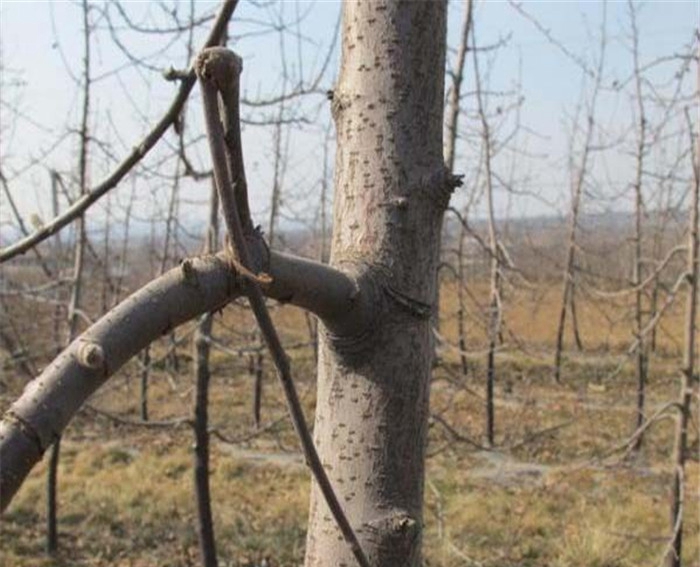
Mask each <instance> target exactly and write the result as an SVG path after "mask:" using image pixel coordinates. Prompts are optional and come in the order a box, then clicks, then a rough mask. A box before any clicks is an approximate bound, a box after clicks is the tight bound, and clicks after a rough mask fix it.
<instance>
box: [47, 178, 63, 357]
mask: <svg viewBox="0 0 700 567" xmlns="http://www.w3.org/2000/svg"><path fill="white" fill-rule="evenodd" d="M50 175H51V208H52V211H51V212H52V213H53V216H54V217H57V216H58V215H59V213H60V207H59V202H58V174H57V173H56V172H54V171H51V172H50ZM51 255H52V257H53V265H54V272H55V273H56V274H57V275H60V273H61V268H62V264H63V245H62V243H61V233H60V232H57V233H56V234H55V235H54V237H53V252H52V254H51ZM60 296H61V290H60V288H57V289H56V292H55V294H54V299H56V300H57V301H60V299H61V297H60ZM61 343H62V341H61V306H60V305H58V304H57V305H56V307H54V311H53V344H54V347H55V349H56V351H55V356H58V354H59V353H60V352H61V348H62V344H61Z"/></svg>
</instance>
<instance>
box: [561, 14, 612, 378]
mask: <svg viewBox="0 0 700 567" xmlns="http://www.w3.org/2000/svg"><path fill="white" fill-rule="evenodd" d="M606 24H607V22H606V9H605V4H604V10H603V21H602V23H601V29H600V45H599V48H598V49H599V51H598V55H597V56H598V62H597V66H596V69H595V71H594V76H593V87H592V89H591V93H590V98H589V100H588V101H586V102H585V103H583V108H582V112H583V114H584V117H583V121H584V127H583V144H582V146H581V150H580V156H578V161H577V159H576V155H575V153H574V152H575V147H576V138H577V136H576V134H577V129H578V124H574V130H573V131H572V134H571V136H572V139H571V152H572V155H571V167H572V171H571V175H572V185H571V203H570V209H569V229H568V231H569V234H568V242H567V245H566V256H565V259H564V275H563V279H562V294H561V303H560V307H559V322H558V325H557V334H556V345H555V352H554V379H555V381H556V382H560V381H561V362H562V353H563V349H564V331H565V328H566V314H567V312H568V311H569V310H570V311H571V314H572V319H574V317H575V315H574V313H575V309H576V307H575V297H574V295H575V289H576V250H577V241H576V239H577V234H578V229H579V215H580V213H581V205H582V200H583V196H584V193H585V188H586V183H587V181H588V175H589V173H590V169H589V168H590V163H589V162H590V160H591V153H592V152H593V136H594V133H595V126H596V123H595V121H596V104H597V102H598V95H599V94H600V89H601V82H602V80H603V70H604V65H605V50H606V44H607V30H606ZM574 336H575V338H576V337H578V328H577V326H576V324H575V322H574ZM576 342H577V344H579V345H580V344H581V342H580V338H576Z"/></svg>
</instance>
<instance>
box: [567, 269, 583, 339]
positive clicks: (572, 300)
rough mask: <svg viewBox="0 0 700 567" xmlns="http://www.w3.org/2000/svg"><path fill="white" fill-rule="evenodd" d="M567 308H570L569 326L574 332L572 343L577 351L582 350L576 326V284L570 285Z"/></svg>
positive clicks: (579, 334)
mask: <svg viewBox="0 0 700 567" xmlns="http://www.w3.org/2000/svg"><path fill="white" fill-rule="evenodd" d="M569 309H571V328H572V331H573V333H574V343H575V344H576V349H577V350H578V351H582V350H583V340H581V333H580V331H579V326H578V311H577V309H576V284H575V283H573V284H572V285H571V294H570V295H569Z"/></svg>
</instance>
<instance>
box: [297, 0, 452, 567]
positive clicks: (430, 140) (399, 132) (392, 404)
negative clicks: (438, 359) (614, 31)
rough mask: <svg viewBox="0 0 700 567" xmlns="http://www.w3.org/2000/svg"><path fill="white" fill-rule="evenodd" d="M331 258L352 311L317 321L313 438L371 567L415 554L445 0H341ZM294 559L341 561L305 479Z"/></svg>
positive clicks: (439, 180) (325, 515)
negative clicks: (304, 522) (352, 317)
mask: <svg viewBox="0 0 700 567" xmlns="http://www.w3.org/2000/svg"><path fill="white" fill-rule="evenodd" d="M343 10H344V13H343V16H344V24H343V30H344V33H343V47H342V62H341V71H340V76H339V80H338V84H337V87H336V89H335V91H334V96H333V114H334V119H335V123H336V128H337V140H338V150H337V155H336V177H335V195H336V197H335V208H334V227H335V230H334V235H333V241H332V248H331V265H333V266H336V267H338V268H339V269H342V270H343V271H345V272H346V273H351V274H355V275H356V277H357V284H358V290H357V294H356V296H355V302H356V305H357V308H358V310H359V312H360V313H361V314H362V317H361V319H360V320H359V321H358V322H359V323H360V324H359V325H358V324H355V325H353V326H352V327H350V326H341V327H340V328H338V329H329V328H328V326H327V325H326V324H325V322H324V325H322V327H321V329H320V348H319V365H318V393H317V396H318V397H317V406H316V425H315V430H314V431H315V438H316V446H317V447H318V451H319V454H320V456H321V460H322V462H323V464H324V466H325V467H326V470H327V471H328V473H329V475H330V477H331V480H332V482H333V485H334V487H336V490H337V492H338V496H339V498H340V499H341V502H342V503H343V505H344V508H345V513H346V514H347V516H348V519H349V520H350V523H351V524H352V525H353V526H354V527H355V530H356V533H357V535H358V537H359V539H360V542H361V544H362V547H363V549H364V550H365V552H366V553H367V555H368V557H369V559H370V563H371V564H372V565H373V566H376V567H396V566H399V565H400V566H402V567H417V566H418V565H420V564H421V539H422V531H423V518H422V502H423V474H424V452H425V437H426V432H427V417H428V391H429V388H428V386H429V379H430V370H431V364H432V358H433V357H432V348H431V337H430V324H429V323H430V314H431V311H432V309H433V306H434V302H435V297H436V285H435V282H436V278H435V275H436V269H437V263H438V247H439V235H440V228H441V222H442V216H443V212H444V210H445V206H446V204H447V201H448V199H449V194H450V192H451V189H452V186H453V183H452V182H453V180H452V178H451V177H450V176H449V175H448V173H447V171H446V168H445V165H444V162H443V155H442V112H443V88H444V85H443V69H444V56H445V46H444V40H445V2H443V1H433V2H400V1H398V0H384V1H373V2H347V3H345V4H344V5H343ZM305 565H306V567H320V566H324V567H325V566H327V565H354V559H353V557H352V554H351V551H350V550H349V549H348V546H347V545H346V544H345V542H344V541H343V540H342V537H340V534H339V531H338V529H337V528H336V526H335V525H334V521H333V518H332V517H331V515H330V514H329V512H328V508H327V506H326V504H325V502H324V500H323V497H322V496H321V494H320V493H319V490H318V488H317V487H316V486H314V487H313V489H312V495H311V504H310V519H309V526H308V539H307V549H306V563H305Z"/></svg>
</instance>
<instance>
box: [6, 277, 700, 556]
mask: <svg viewBox="0 0 700 567" xmlns="http://www.w3.org/2000/svg"><path fill="white" fill-rule="evenodd" d="M453 291H454V290H451V289H449V288H448V289H446V293H443V296H442V297H443V304H444V305H443V306H444V307H445V312H446V313H450V312H452V310H453V309H454V306H455V297H454V294H453ZM556 291H557V290H556V289H555V288H552V289H550V290H548V291H547V292H546V293H545V294H544V295H543V296H541V297H540V299H539V300H537V301H535V299H536V298H534V297H533V296H531V295H530V294H529V293H526V292H515V291H511V292H510V293H511V294H512V295H511V297H510V298H509V302H508V304H509V305H512V307H510V308H509V311H508V313H507V315H506V321H507V322H508V325H509V328H510V329H511V330H512V331H513V332H514V334H515V335H517V336H519V337H521V338H522V337H527V341H526V343H525V347H526V351H525V352H523V351H521V350H517V349H515V348H514V347H513V343H512V342H510V346H509V347H508V348H507V349H503V350H502V351H501V352H500V353H499V355H498V377H497V392H496V393H497V407H496V419H497V443H498V446H497V448H496V450H495V451H486V450H483V449H478V448H475V447H474V446H473V445H472V444H470V443H468V442H466V441H464V440H463V441H456V440H455V438H454V437H453V436H452V435H451V434H450V433H449V432H448V430H446V429H445V428H444V427H442V426H441V425H440V424H439V423H438V422H435V423H434V424H433V426H432V428H431V433H430V452H431V457H430V459H429V461H428V482H427V486H426V493H425V501H426V508H425V524H426V529H425V538H424V547H425V555H426V565H430V566H431V567H438V566H439V567H457V566H471V565H475V566H476V565H479V566H483V567H496V566H498V567H516V566H517V567H535V566H537V567H547V566H552V567H559V566H561V567H645V566H649V567H655V566H656V565H658V564H659V560H660V557H661V554H662V553H663V550H664V546H665V545H666V537H667V535H668V530H669V528H668V506H667V498H668V487H669V479H670V477H669V474H668V471H669V469H668V466H667V463H668V462H669V453H670V445H671V436H672V424H671V421H670V420H665V421H661V422H659V423H658V424H656V425H655V426H654V427H653V428H652V430H651V431H650V434H649V435H648V437H647V439H646V441H645V445H644V448H643V451H642V452H641V454H640V455H638V456H633V457H629V458H626V459H624V458H622V457H623V455H622V454H621V453H615V454H609V453H610V449H611V448H613V447H615V446H616V445H618V444H619V443H620V442H621V441H622V440H624V439H625V438H626V437H627V436H628V435H629V434H630V433H631V429H632V426H633V423H634V415H635V414H634V380H633V377H632V375H631V369H630V368H627V367H625V368H623V371H622V372H621V373H619V374H617V375H616V376H615V378H611V375H612V372H613V370H615V369H616V368H617V365H618V362H619V360H620V358H619V354H617V351H618V349H620V348H622V347H623V346H624V345H626V344H627V342H628V340H629V336H630V335H629V329H628V328H627V327H626V326H625V325H627V323H624V317H623V311H624V309H623V308H622V307H619V308H618V309H619V310H620V311H619V312H617V315H615V312H613V315H614V316H610V314H608V315H607V316H605V317H603V316H602V315H600V314H599V313H598V311H597V307H595V306H593V305H591V306H587V305H586V304H585V302H584V301H582V304H581V305H580V307H579V311H580V312H579V317H580V319H581V330H582V332H583V335H584V342H585V346H586V347H587V350H586V351H585V352H584V353H580V354H576V353H568V354H569V356H568V357H567V359H566V364H565V372H564V384H563V385H562V386H554V385H553V384H552V382H551V368H550V360H549V358H550V357H549V354H548V353H547V352H544V355H543V351H544V349H545V348H546V347H547V348H548V345H551V341H552V337H553V323H552V321H553V320H554V319H553V314H554V313H555V311H556V305H555V303H556V295H557V294H556ZM275 317H276V318H277V320H278V322H279V324H280V328H281V329H282V334H283V335H284V338H285V341H286V342H288V343H299V342H305V341H307V340H308V337H309V334H308V331H307V325H306V321H305V318H304V317H303V315H302V314H301V313H300V312H299V311H298V310H294V309H290V308H284V309H281V310H277V311H276V314H275ZM679 317H680V313H679V312H673V313H672V314H671V317H670V318H669V319H667V321H666V323H665V328H666V330H667V331H668V332H667V333H664V334H661V335H660V337H659V338H660V341H661V346H662V352H663V354H664V356H663V357H661V356H659V357H657V358H656V359H655V360H654V363H653V366H652V372H651V381H650V387H649V407H658V406H659V405H661V404H663V403H665V402H667V401H668V400H670V399H674V398H675V396H676V392H677V376H676V368H677V364H678V358H677V355H676V354H675V352H676V346H675V342H676V341H678V340H679V334H680V328H679V325H678V321H679ZM610 319H612V320H615V321H618V323H616V324H615V325H612V326H610V325H608V323H607V321H608V320H610ZM252 330H253V325H252V321H251V320H250V317H249V316H248V315H247V314H246V313H244V312H242V311H241V310H240V309H239V308H229V309H227V310H226V311H225V313H224V314H223V316H222V317H219V318H218V319H217V326H216V328H215V334H216V336H219V337H222V339H225V340H226V341H227V342H230V343H231V346H233V347H236V346H237V345H241V344H245V343H248V342H249V341H250V334H251V331H252ZM235 333H239V334H238V335H236V334H235ZM443 333H444V334H445V336H447V337H448V338H450V339H454V337H455V325H454V318H452V319H450V318H449V317H448V319H447V320H446V322H445V324H444V326H443ZM182 334H183V332H182V331H181V332H180V335H182ZM231 337H234V339H231ZM482 339H483V337H482V336H481V335H479V332H478V331H477V329H476V327H475V326H474V325H472V326H471V327H470V336H469V341H470V342H469V348H470V350H472V349H473V350H474V351H478V350H479V349H480V348H481V347H480V342H481V340H482ZM165 348H166V343H163V344H159V345H158V346H157V347H156V348H155V350H154V358H158V357H159V356H162V355H163V354H164V353H165ZM190 348H191V347H190V344H189V342H186V343H185V346H183V347H182V349H181V350H180V361H181V369H180V373H179V374H176V375H169V373H168V372H166V370H167V369H166V368H165V365H164V363H159V365H158V366H157V369H156V371H155V372H154V375H153V380H152V387H151V405H152V414H153V415H152V418H153V419H156V420H158V419H169V418H173V417H182V416H187V415H189V414H190V413H191V404H192V393H193V392H192V380H191V377H190V374H189V371H190V369H189V359H190V357H189V353H190ZM589 349H590V350H589ZM291 354H292V356H293V361H294V364H293V366H294V371H295V375H296V376H297V377H298V381H299V388H300V390H301V391H302V392H303V398H304V401H305V405H306V410H307V416H308V418H309V420H311V415H312V412H313V397H314V384H313V376H314V369H313V360H312V353H311V350H310V349H309V348H305V349H297V350H293V351H291ZM545 355H546V356H545ZM483 358H484V357H483V356H481V355H479V354H478V352H477V353H475V354H471V355H470V357H469V366H470V371H469V374H468V375H467V376H466V377H465V376H462V374H461V369H460V367H459V365H458V364H457V362H458V356H456V355H455V353H454V352H450V351H447V363H446V364H445V365H444V366H441V367H439V368H437V369H436V371H435V379H434V383H433V390H432V407H433V411H434V413H436V414H439V415H440V416H441V418H442V419H444V420H445V421H446V422H447V423H449V424H450V426H451V427H453V428H454V430H455V431H456V432H458V433H459V434H460V435H461V436H462V437H464V438H469V439H471V440H472V441H474V442H475V443H476V444H479V443H482V431H483V422H484V412H483V399H482V392H483V387H482V377H483V364H484V360H483ZM266 365H267V366H266V382H265V413H264V418H263V419H264V421H265V422H275V421H276V420H278V419H280V418H284V417H285V409H284V403H283V400H282V398H281V395H280V392H279V388H278V387H277V384H276V383H275V382H274V381H273V376H272V371H271V369H270V366H269V361H266ZM247 366H248V358H247V354H245V353H244V354H242V355H241V356H239V357H235V356H231V355H230V354H226V353H222V352H219V351H214V354H213V375H214V378H213V387H212V392H211V424H212V426H213V427H215V428H217V429H218V430H220V431H221V432H222V433H225V434H226V435H228V436H231V437H239V436H244V435H247V434H249V433H250V432H251V421H252V417H251V415H252V411H251V395H252V383H251V379H250V377H249V375H248V373H247ZM6 377H7V378H10V376H9V372H8V374H7V375H6ZM137 377H138V369H137V367H136V366H135V365H134V364H130V365H128V367H127V368H126V369H125V371H124V372H122V373H121V374H120V375H119V376H117V377H115V378H113V379H112V380H111V381H110V383H109V384H108V385H107V386H106V387H105V389H103V391H101V392H100V393H99V394H98V395H97V396H96V397H95V399H94V400H93V403H94V404H95V405H96V406H98V407H101V408H103V409H105V410H109V411H111V412H118V413H119V414H120V415H122V416H125V417H127V418H129V419H135V418H136V417H137V407H138V405H137V400H138V380H137ZM8 382H10V383H11V385H12V386H13V387H12V389H11V391H10V392H8V393H7V394H6V395H4V397H3V399H2V400H1V403H2V407H6V406H7V404H8V403H9V399H10V398H11V397H12V396H14V395H15V394H16V393H17V390H18V389H19V387H20V380H18V379H15V378H12V380H8ZM696 415H697V413H696ZM690 437H691V441H692V442H693V443H694V450H693V455H697V454H698V451H697V449H698V446H697V438H698V426H697V419H696V420H695V421H694V422H693V426H692V430H691V435H690ZM191 443H192V436H191V432H190V430H189V428H188V427H187V426H181V427H178V428H167V429H144V428H141V427H137V426H130V425H123V424H122V425H120V424H117V423H114V422H112V421H110V420H109V419H108V418H105V417H99V416H96V415H94V414H92V413H90V412H86V413H84V414H82V415H80V416H79V417H78V418H76V420H74V422H73V424H72V425H71V426H70V428H69V430H68V432H67V435H66V441H65V444H64V450H63V458H62V461H61V469H60V492H59V494H60V535H61V552H60V554H59V556H58V557H57V558H54V559H48V558H46V557H45V555H44V553H43V538H44V526H43V523H44V496H43V490H44V480H45V478H44V465H42V466H40V467H39V468H37V470H36V471H34V472H33V473H32V475H31V476H30V478H29V479H28V481H27V482H26V483H25V485H24V486H23V488H22V489H21V491H20V493H19V494H18V496H17V498H16V500H15V501H14V502H13V504H12V506H11V507H10V509H9V511H8V513H7V514H6V515H5V516H4V517H3V518H2V520H1V523H0V565H2V566H3V567H5V566H7V567H37V566H38V567H42V566H54V567H57V566H66V567H67V566H71V567H72V566H76V567H82V566H86V567H87V566H107V565H110V566H124V567H126V566H130V567H156V566H158V567H164V566H168V567H186V566H191V565H198V564H199V556H198V550H197V534H196V526H195V509H194V501H193V494H192V487H193V481H192V466H191V461H192V454H191ZM296 446H297V445H296V442H295V439H294V435H293V432H292V430H291V427H290V426H289V424H288V423H287V421H286V419H281V421H280V422H279V423H278V424H277V425H275V426H274V427H272V428H270V430H268V431H266V432H265V433H264V434H263V435H260V436H254V437H252V438H250V439H248V440H247V441H245V442H243V443H241V444H239V445H237V446H236V447H235V448H234V449H231V447H230V446H228V445H225V444H223V443H221V442H218V441H214V442H213V446H212V479H211V480H212V492H213V505H214V514H215V521H216V530H217V543H218V547H219V554H220V557H221V562H220V564H221V565H222V566H236V567H253V566H255V565H258V564H259V562H260V561H261V560H262V559H263V558H268V559H269V561H270V565H271V566H275V567H282V566H289V567H291V566H296V565H300V564H301V562H302V559H303V549H304V535H305V522H306V517H307V506H308V494H309V482H310V481H309V477H308V473H307V472H306V470H305V469H304V467H303V466H300V464H299V462H298V460H297V459H296V458H295V457H294V454H295V449H296ZM290 452H291V453H290ZM290 455H291V456H290ZM686 478H687V483H686V484H687V485H686V494H687V495H688V502H687V506H686V510H685V519H686V531H685V533H686V538H685V547H684V556H685V563H684V565H686V566H689V567H698V566H700V560H699V559H698V557H700V526H699V525H698V505H699V503H700V502H699V500H700V499H699V498H698V494H700V486H699V482H698V481H699V479H700V467H699V466H698V462H697V459H696V457H693V460H691V462H690V463H689V465H688V469H687V475H686Z"/></svg>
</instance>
